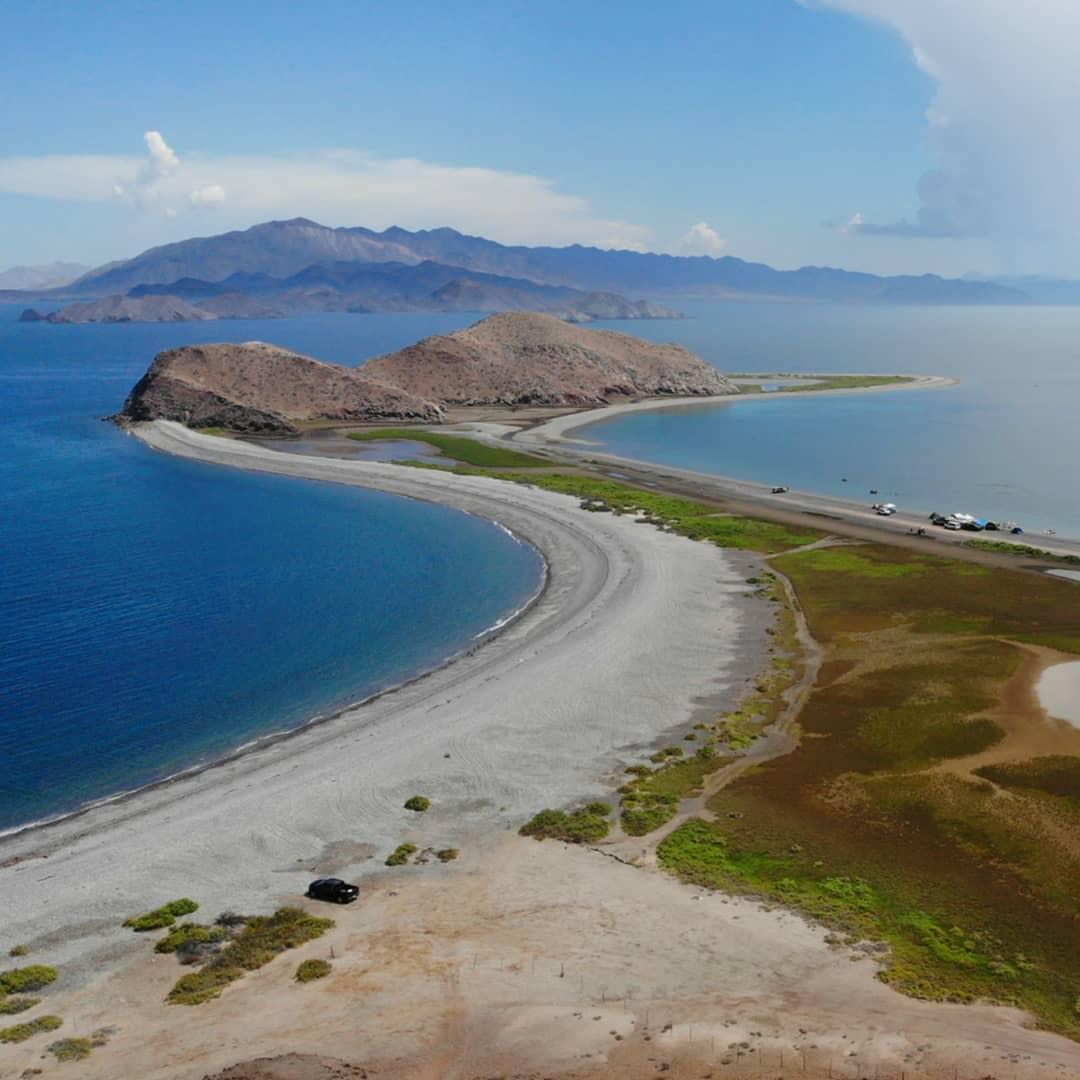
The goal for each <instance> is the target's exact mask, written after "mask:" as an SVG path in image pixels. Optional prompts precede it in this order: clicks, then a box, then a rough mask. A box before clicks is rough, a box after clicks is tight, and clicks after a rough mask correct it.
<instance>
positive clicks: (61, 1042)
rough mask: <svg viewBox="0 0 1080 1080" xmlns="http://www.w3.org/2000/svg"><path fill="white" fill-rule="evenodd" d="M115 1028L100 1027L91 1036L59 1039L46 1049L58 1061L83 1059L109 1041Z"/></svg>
mask: <svg viewBox="0 0 1080 1080" xmlns="http://www.w3.org/2000/svg"><path fill="white" fill-rule="evenodd" d="M114 1031H115V1028H110V1027H104V1028H98V1029H97V1031H95V1032H94V1033H93V1035H91V1036H90V1037H89V1038H71V1039H57V1041H56V1042H53V1043H49V1045H48V1046H47V1047H45V1049H46V1050H47V1051H48V1052H49V1053H50V1054H52V1055H53V1057H55V1058H56V1060H57V1061H82V1060H83V1059H84V1058H88V1057H89V1056H90V1055H91V1053H93V1051H94V1050H95V1049H96V1048H97V1047H99V1046H104V1045H105V1044H106V1043H107V1042H108V1041H109V1036H110V1035H112V1034H113V1033H114Z"/></svg>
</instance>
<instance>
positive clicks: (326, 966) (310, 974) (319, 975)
mask: <svg viewBox="0 0 1080 1080" xmlns="http://www.w3.org/2000/svg"><path fill="white" fill-rule="evenodd" d="M331 970H332V969H331V967H330V961H329V960H305V961H304V962H303V963H302V964H301V965H300V966H299V967H298V968H297V969H296V981H297V982H302V983H306V982H313V981H314V980H315V979H324V978H326V976H327V975H329V974H330V972H331Z"/></svg>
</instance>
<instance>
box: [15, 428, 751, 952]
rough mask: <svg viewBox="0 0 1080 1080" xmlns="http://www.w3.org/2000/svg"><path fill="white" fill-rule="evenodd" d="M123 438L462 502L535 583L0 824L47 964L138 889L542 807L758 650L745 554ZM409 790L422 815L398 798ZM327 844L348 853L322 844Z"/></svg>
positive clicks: (94, 930) (179, 445) (496, 483)
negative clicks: (282, 712)
mask: <svg viewBox="0 0 1080 1080" xmlns="http://www.w3.org/2000/svg"><path fill="white" fill-rule="evenodd" d="M138 434H139V436H140V437H141V438H143V439H144V441H146V442H147V443H148V444H149V445H151V446H153V447H154V448H156V449H159V450H164V451H166V452H171V453H177V454H182V455H184V456H187V457H191V458H195V459H198V460H202V461H205V462H208V463H213V464H220V465H228V466H233V467H239V468H247V469H254V470H257V471H269V472H276V473H284V474H287V475H294V476H300V477H304V478H307V479H313V480H328V481H332V482H344V483H354V484H359V485H361V486H369V487H378V488H379V489H380V490H384V491H387V492H389V493H391V494H397V495H402V496H405V497H411V498H421V499H427V500H429V501H437V502H440V503H443V504H445V505H450V506H453V507H456V508H458V509H461V510H464V511H466V512H472V513H477V514H480V515H482V516H484V517H487V518H489V519H491V520H495V521H497V522H499V523H500V524H502V525H504V526H505V527H507V528H508V529H510V530H511V531H512V532H514V533H515V534H516V535H518V536H520V537H522V538H523V539H525V540H526V541H527V542H529V543H531V544H533V545H534V546H535V547H536V548H538V550H540V551H541V552H542V554H543V556H544V558H545V560H546V562H547V565H548V567H549V571H548V574H547V576H546V581H547V584H546V588H545V589H544V591H543V592H542V594H541V595H540V596H538V597H537V598H536V599H535V601H534V602H533V603H532V604H531V605H530V606H529V607H528V608H527V609H526V610H525V611H524V612H522V613H521V614H520V615H519V616H518V617H517V618H516V619H515V620H514V621H513V622H511V623H510V624H509V625H507V626H505V627H502V628H500V629H499V631H498V632H497V633H495V634H494V635H493V636H492V637H490V638H489V639H488V640H486V641H484V642H482V643H478V644H477V645H476V646H475V647H473V648H471V649H469V650H467V651H466V653H465V654H464V655H462V656H460V657H459V658H458V659H456V660H455V661H454V662H453V663H450V664H447V665H444V666H443V667H441V668H438V669H436V670H434V671H431V672H428V673H427V674H426V675H423V676H421V677H419V678H417V679H415V680H413V681H411V682H408V683H406V684H404V685H403V686H400V687H398V688H396V689H395V690H394V691H393V692H384V693H382V694H380V695H378V696H377V697H376V698H375V699H373V700H369V701H368V702H366V703H365V704H362V705H360V706H358V707H354V708H349V709H346V710H344V711H343V712H342V713H340V714H338V715H336V716H333V717H329V718H326V719H324V720H323V721H321V722H319V723H317V724H313V725H308V726H306V727H303V728H301V729H297V730H291V731H289V732H287V733H283V734H282V735H281V737H279V738H277V739H275V740H274V741H272V742H271V743H269V744H266V743H263V744H261V745H259V746H258V747H255V748H251V749H249V750H248V751H246V752H244V753H242V754H239V755H236V756H234V757H233V758H232V759H230V760H227V761H218V762H216V763H215V764H213V765H212V766H208V767H206V768H204V769H202V770H200V771H199V772H198V773H196V774H194V775H185V776H182V777H179V778H174V779H172V780H170V781H168V782H164V783H159V784H158V785H156V786H155V787H153V788H151V789H142V790H140V791H138V792H137V793H134V794H131V795H129V796H127V797H126V798H121V799H119V800H114V801H112V802H109V803H107V804H105V805H100V804H99V805H96V806H94V807H92V808H89V809H86V810H85V811H83V812H82V813H80V814H78V815H77V816H76V817H67V818H64V819H61V820H59V821H56V822H53V823H51V824H46V825H42V826H38V827H36V828H30V829H25V830H23V831H21V832H19V833H16V834H14V835H9V836H7V837H4V838H0V907H3V909H4V910H5V912H11V913H14V914H13V916H12V917H10V918H9V919H7V920H5V924H6V925H5V926H4V927H3V930H4V934H3V937H4V939H5V941H2V942H0V945H5V947H6V945H9V944H13V943H16V942H21V941H28V942H31V943H33V942H34V941H35V940H41V939H43V938H48V939H49V940H50V941H51V942H60V944H59V945H58V946H57V947H56V948H55V949H53V948H50V954H51V955H53V956H54V957H55V959H56V961H57V962H58V963H60V964H65V965H66V964H74V965H76V967H75V970H76V971H79V970H83V971H86V970H88V969H87V968H86V967H85V966H84V967H82V968H81V969H80V967H79V965H86V964H87V963H88V961H89V958H90V957H91V956H93V955H99V956H100V955H103V954H104V953H111V952H115V951H116V950H118V949H119V950H123V949H125V948H127V947H134V944H135V943H133V942H132V941H131V935H130V934H125V932H124V931H123V930H122V929H120V923H121V922H122V920H123V917H124V916H125V915H127V914H130V910H129V909H130V908H131V907H132V905H133V904H136V905H138V904H142V903H143V901H144V900H146V901H147V902H149V901H150V900H153V899H154V898H155V897H157V896H159V895H162V896H165V897H166V898H167V897H168V896H170V895H185V894H195V895H196V896H197V897H198V898H199V899H200V901H201V902H203V903H204V904H205V905H206V906H208V907H209V908H210V909H212V910H223V909H226V908H229V907H235V906H236V905H237V903H238V898H240V897H243V898H244V900H243V904H244V907H245V908H254V909H259V910H268V909H270V908H271V907H272V906H274V905H275V904H276V903H278V902H279V901H280V900H281V898H282V897H283V896H294V895H295V894H296V893H298V892H301V891H302V890H303V888H304V887H305V886H306V884H307V881H308V880H309V879H310V876H311V875H312V873H313V872H315V871H320V872H323V873H328V872H339V873H348V874H350V875H356V874H357V873H362V872H363V870H364V869H367V868H370V869H378V870H382V862H381V859H382V857H384V856H385V854H386V852H388V851H389V850H392V849H393V848H394V847H395V846H397V844H399V843H400V842H401V841H402V840H403V839H408V840H409V841H410V842H415V843H417V844H418V846H421V847H424V846H433V847H434V846H436V845H438V846H447V847H449V846H454V847H465V848H467V847H468V846H469V844H470V842H471V840H472V839H475V840H476V841H477V842H479V839H480V838H481V837H483V836H487V835H490V834H491V833H492V832H493V831H496V830H501V829H506V828H508V827H509V828H516V827H517V826H518V825H519V824H520V823H521V822H522V821H523V820H525V819H526V818H527V817H528V816H531V814H533V813H535V812H536V811H537V810H538V809H540V808H541V807H542V806H545V805H565V804H567V803H572V802H575V801H576V800H578V799H580V798H582V797H586V798H588V797H597V796H601V795H604V794H606V793H607V791H608V790H609V785H608V783H606V782H605V781H603V780H602V779H601V778H602V777H604V776H611V775H614V774H615V773H616V772H618V771H620V770H621V768H622V767H624V766H625V764H626V763H627V762H629V761H638V760H642V758H643V756H644V755H645V754H647V753H648V752H649V751H651V750H652V749H653V748H654V747H655V745H656V743H657V740H658V739H660V738H662V737H664V735H665V733H670V732H674V731H676V730H682V729H683V728H684V727H687V726H689V725H690V724H691V723H692V722H694V719H695V716H696V714H697V711H698V710H699V709H700V708H701V706H702V703H703V702H706V701H716V700H719V701H725V700H729V699H730V698H731V697H733V696H734V695H736V694H738V693H740V692H741V688H742V686H743V685H744V681H745V679H746V678H747V677H749V676H750V675H751V674H753V673H755V672H756V671H757V670H758V667H759V664H760V660H761V658H762V657H763V655H764V648H765V642H766V635H765V633H764V630H765V627H766V626H767V625H768V624H769V622H770V621H771V617H772V615H771V612H770V611H768V610H767V605H764V604H763V603H762V602H761V601H759V600H756V599H754V598H753V597H752V595H751V593H752V590H750V589H749V588H748V587H747V585H746V583H745V579H746V577H747V576H751V575H752V574H753V573H754V572H755V570H756V568H757V561H756V557H755V556H752V555H747V554H745V553H732V552H726V551H721V550H719V549H716V548H714V547H712V546H710V545H704V544H696V543H694V542H693V541H690V540H686V539H684V538H681V537H677V536H673V535H671V534H666V533H662V532H660V531H659V530H655V529H651V528H647V527H644V526H641V525H636V524H634V523H633V522H632V521H630V520H627V519H625V518H618V519H617V518H615V517H614V516H612V515H595V514H588V513H586V512H584V511H582V510H581V509H580V507H579V505H578V500H576V499H573V498H571V497H569V496H563V495H557V494H554V493H551V492H547V491H541V490H539V489H533V488H527V487H523V486H520V485H514V484H509V483H507V482H505V481H501V480H493V479H489V478H486V477H464V476H453V475H448V474H446V473H443V472H434V471H427V470H416V469H408V468H403V467H401V466H394V465H384V464H378V463H360V462H355V461H341V460H337V459H325V458H310V457H301V456H298V455H288V454H282V453H278V452H276V451H273V450H269V449H265V448H262V447H256V446H253V445H250V444H246V443H239V442H235V441H232V440H224V439H219V438H215V437H213V436H204V435H199V434H196V433H195V432H190V431H188V430H187V429H184V428H181V427H180V426H179V425H170V424H167V423H161V422H158V423H155V424H152V425H147V426H145V427H143V428H141V429H140V430H139V432H138ZM237 647H242V643H237ZM417 790H421V791H423V792H424V793H425V794H426V795H428V796H429V797H430V798H431V799H432V803H433V805H434V806H435V807H437V808H438V812H435V813H429V814H426V815H421V816H416V815H408V814H405V813H404V812H403V811H402V809H401V807H402V803H403V802H404V800H405V799H406V798H407V797H408V796H410V795H412V794H415V792H416V791H417ZM419 818H422V820H420V819H419ZM343 845H344V846H345V847H348V848H349V849H350V850H353V849H355V850H356V851H357V852H359V851H360V849H363V854H356V855H354V856H353V857H347V858H346V857H339V856H337V855H334V854H333V853H334V852H335V851H337V850H338V849H339V848H341V847H342V846H343ZM376 855H378V856H379V857H378V859H377V861H374V862H372V863H370V864H368V867H365V866H364V865H363V860H364V859H369V858H372V856H376ZM44 859H47V860H48V861H47V862H43V861H42V860H44ZM43 879H47V880H48V881H49V883H50V887H49V889H48V890H46V892H45V894H43V893H42V890H41V888H40V885H39V881H40V880H43ZM148 883H149V884H148ZM148 888H149V890H150V895H149V896H147V895H146V894H147V889H148ZM135 897H137V898H138V899H137V900H136V899H133V898H135ZM9 936H10V937H11V938H12V941H11V942H6V938H7V937H9Z"/></svg>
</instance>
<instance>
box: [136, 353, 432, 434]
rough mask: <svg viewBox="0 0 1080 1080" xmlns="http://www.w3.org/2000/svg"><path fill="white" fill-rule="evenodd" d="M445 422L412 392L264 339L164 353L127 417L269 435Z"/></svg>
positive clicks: (138, 390) (139, 387) (139, 389)
mask: <svg viewBox="0 0 1080 1080" xmlns="http://www.w3.org/2000/svg"><path fill="white" fill-rule="evenodd" d="M441 417H442V412H441V410H440V408H439V407H438V406H437V405H435V404H433V403H432V402H430V401H424V400H422V399H421V398H418V397H416V396H415V395H414V394H411V393H410V392H409V391H408V390H403V389H401V388H400V387H396V386H389V385H387V384H386V383H383V382H379V381H378V380H376V379H372V378H369V377H368V376H367V375H366V374H361V373H360V372H358V371H356V370H355V369H353V368H344V367H339V366H338V365H336V364H324V363H322V362H321V361H319V360H312V359H311V358H310V357H307V356H301V355H300V354H299V353H294V352H289V351H288V350H287V349H279V348H277V347H276V346H274V345H265V344H263V343H262V342H258V341H253V342H247V343H245V344H242V345H230V344H223V345H188V346H186V347H184V348H181V349H168V350H166V351H165V352H161V353H158V355H157V356H156V357H155V358H154V362H153V363H152V364H151V365H150V368H149V370H148V371H147V372H146V374H145V375H144V376H143V377H142V378H141V379H140V380H139V381H138V383H136V385H135V387H134V389H133V390H132V391H131V393H130V394H129V395H128V399H127V401H125V402H124V407H123V409H122V410H121V411H120V418H121V419H126V420H177V421H179V422H180V423H182V424H186V425H187V426H188V427H194V428H198V427H220V428H227V429H229V430H230V431H244V432H262V433H268V434H269V433H280V434H287V433H293V432H296V431H297V421H303V420H355V421H357V422H358V423H365V422H367V423H370V422H373V421H380V420H416V421H425V422H427V423H437V422H438V421H439V420H440V419H441Z"/></svg>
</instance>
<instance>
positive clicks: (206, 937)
mask: <svg viewBox="0 0 1080 1080" xmlns="http://www.w3.org/2000/svg"><path fill="white" fill-rule="evenodd" d="M227 935H228V931H227V930H226V929H225V927H224V926H203V925H202V924H201V923H181V924H180V925H179V926H174V927H173V928H172V929H171V930H170V931H169V932H168V933H167V934H166V935H165V936H164V937H163V938H162V939H161V940H160V941H158V942H157V943H156V944H155V945H154V952H159V953H175V952H189V951H192V947H193V946H198V945H212V944H215V943H216V942H219V941H224V940H225V938H226V937H227Z"/></svg>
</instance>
